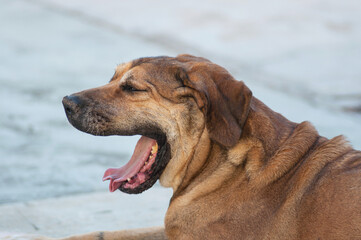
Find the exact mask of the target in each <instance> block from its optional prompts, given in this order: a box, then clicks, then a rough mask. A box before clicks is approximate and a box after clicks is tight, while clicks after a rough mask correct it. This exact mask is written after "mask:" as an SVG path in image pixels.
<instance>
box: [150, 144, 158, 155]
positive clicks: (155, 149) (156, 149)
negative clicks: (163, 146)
mask: <svg viewBox="0 0 361 240" xmlns="http://www.w3.org/2000/svg"><path fill="white" fill-rule="evenodd" d="M157 151H158V143H155V145H154V146H153V147H152V151H151V152H150V153H151V154H153V153H155V152H157Z"/></svg>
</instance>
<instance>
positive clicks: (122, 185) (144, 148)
mask: <svg viewBox="0 0 361 240" xmlns="http://www.w3.org/2000/svg"><path fill="white" fill-rule="evenodd" d="M158 142H159V141H157V140H155V139H153V138H150V137H146V136H142V137H141V138H140V139H139V140H138V143H137V145H136V147H135V149H134V153H133V155H132V157H131V159H130V160H129V162H128V163H127V164H126V165H124V166H123V167H120V168H109V169H108V170H106V171H105V173H104V177H103V181H106V180H110V183H109V190H110V191H111V192H114V191H115V190H117V189H119V190H120V191H122V192H126V193H141V192H143V191H145V190H146V189H148V188H150V187H151V186H153V184H154V183H155V182H156V181H157V180H158V178H159V177H160V175H161V173H162V172H163V170H164V168H165V166H166V164H167V163H168V160H169V145H168V143H167V142H166V141H162V142H164V143H162V142H160V143H158ZM159 144H162V145H159Z"/></svg>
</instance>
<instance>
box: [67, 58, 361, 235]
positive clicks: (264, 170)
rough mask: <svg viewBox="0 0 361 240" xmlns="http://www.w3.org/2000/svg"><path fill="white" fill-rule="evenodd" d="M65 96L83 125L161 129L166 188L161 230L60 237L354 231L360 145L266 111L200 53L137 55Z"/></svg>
mask: <svg viewBox="0 0 361 240" xmlns="http://www.w3.org/2000/svg"><path fill="white" fill-rule="evenodd" d="M68 98H71V99H70V100H69V99H65V100H64V101H68V102H66V103H65V105H69V104H76V105H77V108H79V109H78V110H77V111H73V110H72V113H71V114H72V116H71V117H69V116H68V117H69V120H70V122H71V123H72V124H73V125H74V126H75V127H77V128H78V129H80V130H82V131H85V132H88V133H91V134H95V135H113V134H116V135H133V134H142V135H144V134H148V135H152V136H153V135H154V136H155V135H157V134H160V135H164V137H165V139H166V141H167V143H168V144H169V146H170V151H171V153H170V159H169V162H168V164H167V165H166V167H165V169H163V173H162V174H161V176H160V178H159V180H160V183H161V184H162V185H163V186H165V187H172V188H173V191H174V194H173V197H172V199H171V202H170V205H169V208H168V211H167V214H166V217H165V228H164V229H163V228H154V229H143V230H135V231H120V232H105V233H104V232H100V233H99V232H98V233H92V234H88V235H82V236H74V237H71V238H69V239H94V240H96V239H105V240H108V239H165V238H166V236H167V238H168V239H361V177H360V176H361V153H360V152H359V151H356V150H354V149H353V148H352V147H351V146H350V145H349V144H348V143H347V142H346V141H345V139H344V138H343V137H342V136H339V137H336V138H333V139H331V140H328V139H326V138H324V137H321V136H319V134H318V132H317V131H316V130H315V129H314V127H313V126H312V125H311V124H310V123H308V122H303V123H300V124H297V123H293V122H290V121H288V120H287V119H286V118H284V117H283V116H282V115H280V114H278V113H275V112H273V111H272V110H270V109H269V108H268V107H267V106H265V105H264V104H263V103H262V102H261V101H259V100H258V99H257V98H255V97H253V96H252V93H251V91H250V90H249V89H248V87H247V86H246V85H245V84H244V83H243V82H239V81H236V80H235V79H234V78H233V77H232V76H231V75H230V74H229V73H228V72H227V71H226V70H225V69H224V68H222V67H220V66H218V65H216V64H214V63H212V62H210V61H208V60H206V59H204V58H198V57H193V56H190V55H180V56H177V57H175V58H170V57H155V58H142V59H137V60H134V61H132V62H129V63H126V64H122V65H120V66H118V68H117V69H116V72H115V74H114V76H113V78H112V80H111V81H110V82H109V83H108V84H107V85H105V86H103V87H99V88H95V89H90V90H86V91H83V92H80V93H77V94H74V95H72V96H70V97H68ZM74 102H75V103H74ZM68 110H69V109H68ZM69 111H71V110H69ZM325 121H327V119H325ZM119 211H121V209H119ZM145 214H146V213H145ZM139 217H141V216H139ZM120 227H121V226H120Z"/></svg>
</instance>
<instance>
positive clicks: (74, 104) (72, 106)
mask: <svg viewBox="0 0 361 240" xmlns="http://www.w3.org/2000/svg"><path fill="white" fill-rule="evenodd" d="M80 102H81V101H80V98H79V97H78V96H75V95H70V96H65V97H64V98H63V106H64V109H65V112H66V114H67V115H69V114H73V113H74V112H76V110H77V109H78V108H79V105H80Z"/></svg>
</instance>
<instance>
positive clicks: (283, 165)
mask: <svg viewBox="0 0 361 240" xmlns="http://www.w3.org/2000/svg"><path fill="white" fill-rule="evenodd" d="M300 133H302V134H300ZM207 136H208V135H207V133H204V134H203V135H202V139H201V141H199V144H198V145H197V148H198V149H197V150H196V151H195V152H202V153H203V154H200V155H194V157H193V159H192V161H190V162H189V165H188V166H187V171H186V173H185V175H184V178H183V179H182V181H181V183H180V184H179V186H178V187H177V188H176V189H175V193H174V195H173V197H176V196H179V195H183V194H187V193H191V194H193V195H194V197H197V196H199V194H206V193H207V191H209V192H210V191H213V190H214V189H215V188H217V187H221V186H222V185H223V184H224V183H226V182H227V181H229V179H230V178H231V177H232V176H234V174H233V173H234V172H235V171H237V172H238V173H239V174H237V177H239V178H243V179H244V181H247V182H249V183H251V184H252V183H253V182H254V183H256V182H257V183H258V184H257V186H265V185H267V184H268V183H270V182H272V181H275V180H276V179H278V178H281V177H282V176H284V175H285V174H286V173H287V172H288V171H289V170H290V169H291V168H292V167H293V166H295V165H296V164H297V161H298V160H299V159H301V158H302V156H303V154H305V153H306V152H307V151H308V150H309V149H310V148H311V147H312V145H313V144H315V142H316V141H317V139H318V133H317V131H316V130H315V129H314V127H313V126H312V125H311V124H310V123H308V122H304V123H301V124H296V123H293V122H291V121H289V120H287V119H286V118H285V117H283V116H282V115H280V114H278V113H276V112H274V111H272V110H271V109H270V108H268V107H267V106H266V105H264V104H263V103H262V102H261V101H259V100H258V99H256V98H254V99H253V100H252V103H251V107H250V111H249V115H248V119H247V121H246V123H245V125H244V127H243V131H242V136H241V138H240V140H239V142H238V143H237V144H236V145H235V146H234V147H232V148H229V149H228V148H225V147H224V146H221V145H219V144H217V143H215V142H213V141H210V140H209V138H208V137H207ZM291 136H292V137H291ZM289 139H292V140H289ZM288 141H292V143H291V142H288ZM295 143H296V144H297V145H298V146H299V148H298V149H292V148H288V146H294V145H293V144H295ZM201 149H203V150H201ZM204 149H207V150H208V151H204ZM199 150H200V151H199ZM204 152H208V154H204ZM220 159H225V160H223V161H220ZM212 175H214V176H217V177H215V178H214V179H215V180H214V182H213V181H212ZM220 175H223V177H222V178H220V177H219V176H220ZM219 179H224V182H221V181H219ZM260 183H261V184H260ZM252 185H253V184H252ZM198 190H199V191H198ZM200 190H201V191H200ZM187 195H188V194H187ZM188 199H190V198H188Z"/></svg>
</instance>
